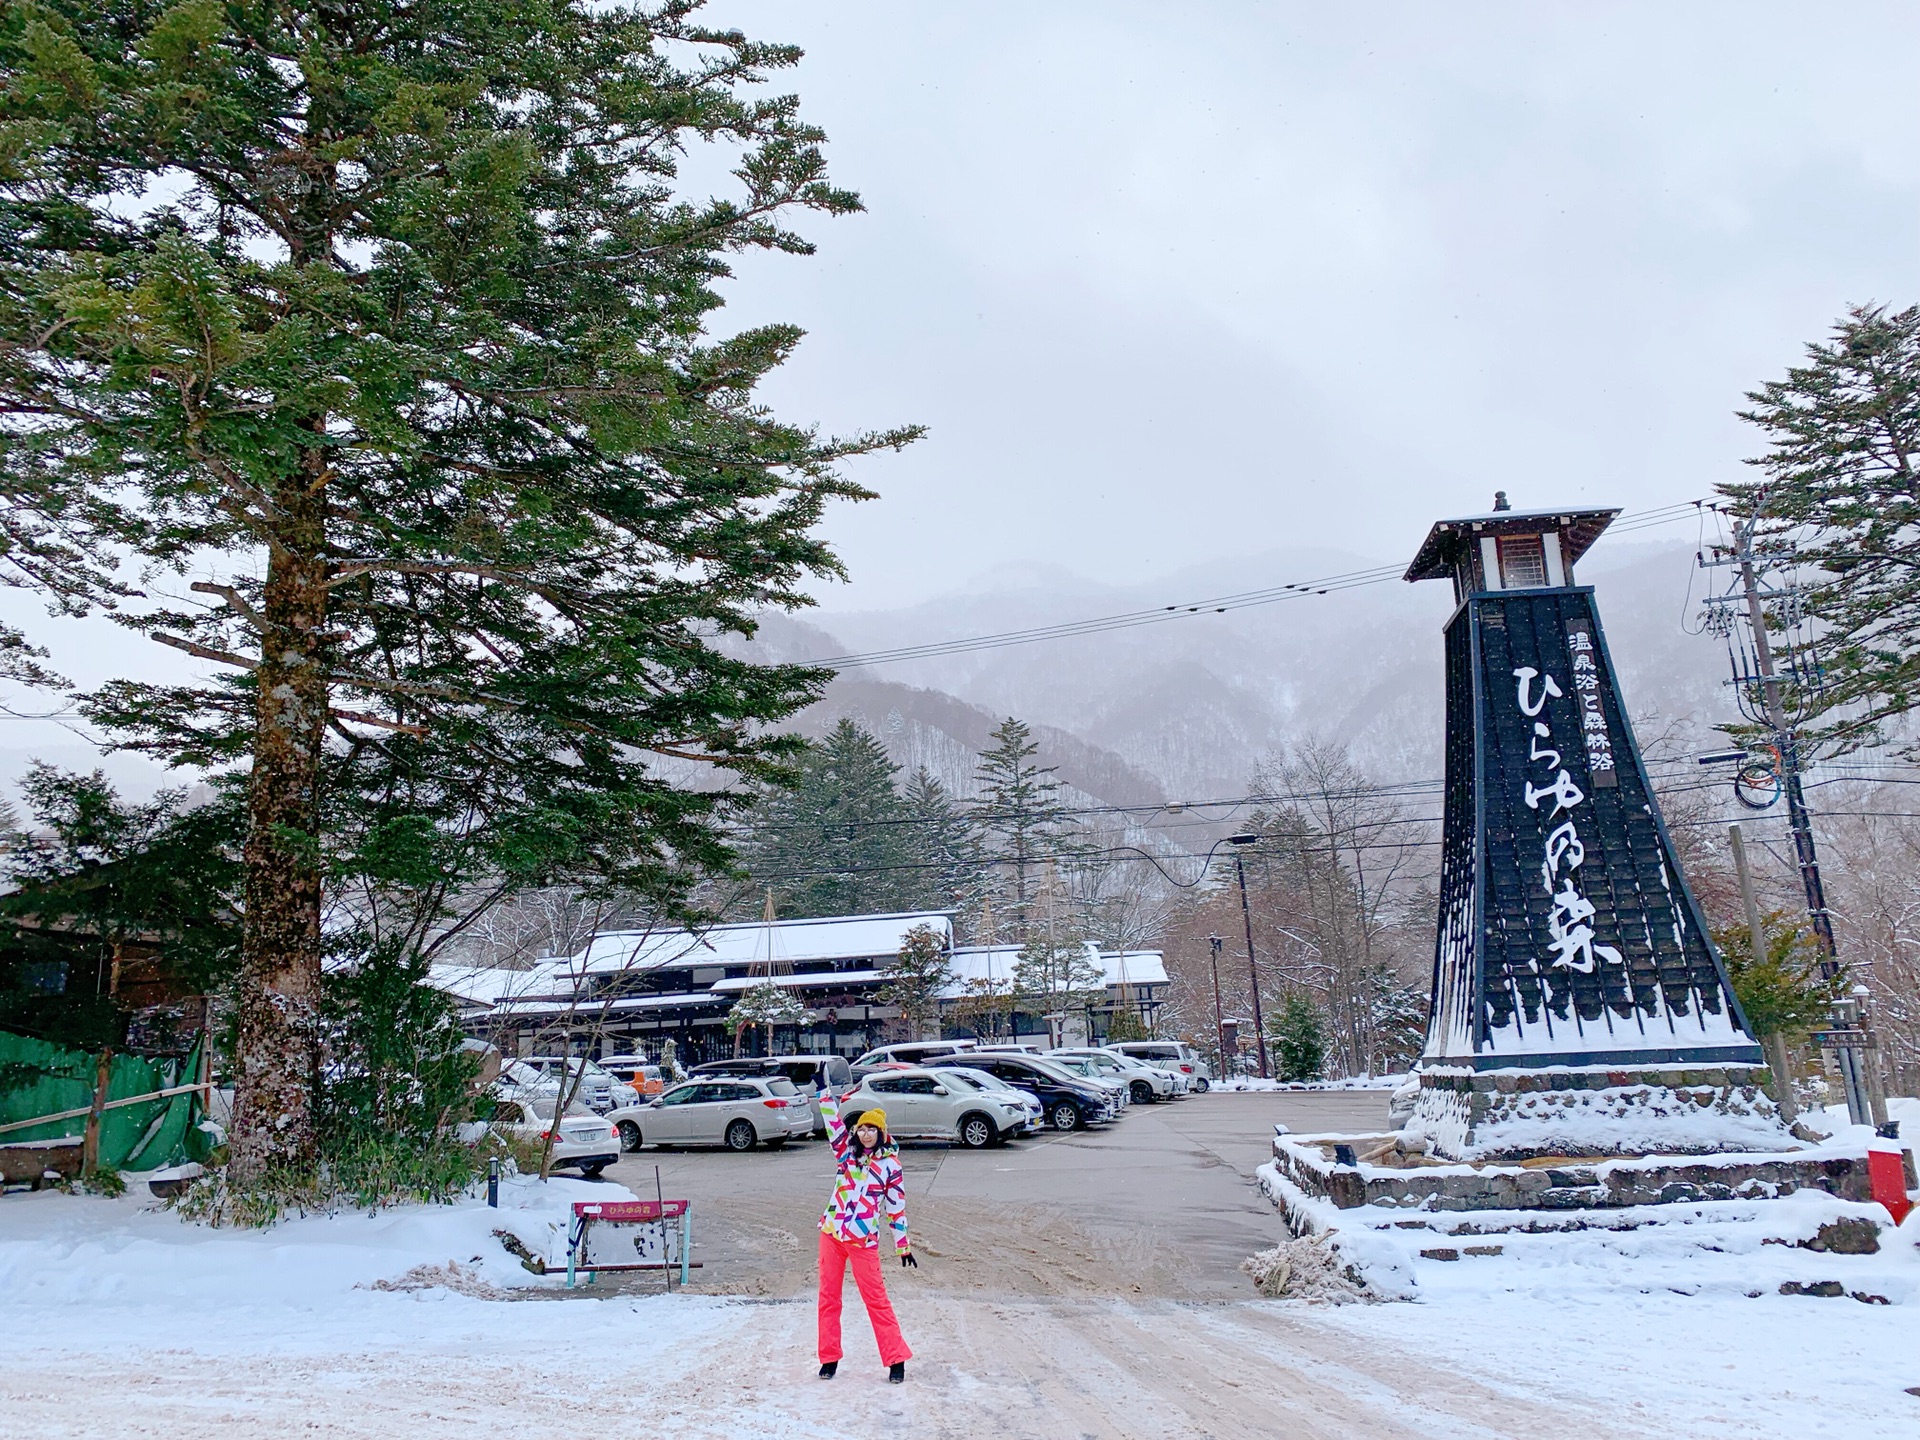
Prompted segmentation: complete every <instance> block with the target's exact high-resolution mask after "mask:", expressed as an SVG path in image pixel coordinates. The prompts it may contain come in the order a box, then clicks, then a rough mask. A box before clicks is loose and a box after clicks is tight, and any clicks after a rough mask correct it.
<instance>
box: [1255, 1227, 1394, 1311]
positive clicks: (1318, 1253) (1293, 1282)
mask: <svg viewBox="0 0 1920 1440" xmlns="http://www.w3.org/2000/svg"><path fill="white" fill-rule="evenodd" d="M1240 1268H1241V1269H1242V1270H1244V1271H1245V1272H1246V1273H1247V1274H1248V1275H1250V1276H1252V1277H1253V1288H1254V1289H1256V1290H1258V1291H1259V1292H1260V1293H1261V1294H1262V1295H1264V1296H1266V1297H1267V1298H1268V1299H1269V1300H1307V1301H1312V1302H1314V1303H1317V1304H1322V1305H1352V1304H1354V1303H1356V1302H1358V1301H1378V1300H1379V1299H1381V1298H1382V1297H1381V1296H1380V1295H1379V1294H1378V1293H1376V1292H1375V1291H1373V1290H1370V1289H1369V1288H1368V1287H1367V1286H1366V1285H1364V1284H1363V1283H1361V1281H1360V1280H1359V1279H1358V1278H1357V1277H1356V1275H1355V1274H1354V1271H1353V1268H1352V1267H1351V1266H1350V1265H1349V1264H1348V1263H1347V1261H1346V1258H1345V1257H1344V1256H1343V1255H1342V1254H1341V1253H1340V1251H1339V1250H1338V1249H1337V1248H1336V1246H1335V1245H1334V1237H1333V1234H1332V1232H1327V1233H1325V1234H1320V1235H1304V1236H1302V1237H1301V1238H1299V1239H1298V1240H1283V1241H1281V1242H1280V1243H1279V1244H1278V1245H1275V1246H1274V1247H1273V1248H1272V1249H1270V1250H1262V1251H1260V1252H1259V1253H1258V1254H1255V1255H1250V1256H1248V1257H1247V1258H1246V1259H1245V1260H1243V1261H1241V1262H1240Z"/></svg>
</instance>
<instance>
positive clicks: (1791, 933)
mask: <svg viewBox="0 0 1920 1440" xmlns="http://www.w3.org/2000/svg"><path fill="white" fill-rule="evenodd" d="M1761 926H1762V929H1763V931H1764V933H1765V937H1766V942H1767V953H1766V954H1765V955H1764V956H1762V957H1760V959H1759V960H1757V961H1756V960H1755V959H1754V955H1753V937H1752V935H1751V934H1749V933H1748V930H1747V927H1746V926H1745V925H1730V926H1728V927H1727V928H1726V929H1724V930H1715V931H1714V932H1713V943H1714V945H1715V947H1716V948H1717V949H1718V950H1719V951H1720V959H1721V961H1722V963H1724V964H1725V965H1726V967H1727V979H1728V981H1729V982H1731V983H1732V985H1733V993H1734V995H1735V997H1736V998H1738V1000H1739V1001H1740V1008H1741V1010H1743V1011H1744V1012H1745V1013H1746V1017H1747V1023H1748V1024H1749V1025H1751V1026H1752V1027H1753V1033H1754V1034H1755V1035H1756V1036H1757V1037H1759V1038H1760V1039H1762V1040H1765V1039H1767V1038H1768V1037H1770V1036H1775V1035H1777V1036H1780V1037H1781V1038H1782V1039H1784V1040H1786V1041H1788V1042H1789V1043H1791V1044H1798V1043H1799V1042H1800V1041H1801V1040H1802V1039H1804V1038H1805V1037H1806V1035H1807V1032H1808V1031H1810V1030H1818V1029H1820V1028H1821V1027H1823V1026H1825V1025H1827V1024H1829V1023H1830V1022H1831V1019H1832V1015H1833V1004H1834V1002H1835V1001H1836V1000H1839V999H1841V998H1842V997H1844V996H1845V995H1846V993H1847V991H1848V989H1849V988H1850V987H1851V985H1852V980H1851V979H1850V977H1849V976H1848V975H1847V974H1846V973H1845V971H1842V972H1841V973H1839V974H1837V975H1835V976H1833V977H1832V978H1831V979H1827V978H1823V977H1822V976H1821V974H1820V965H1821V963H1822V962H1823V961H1824V960H1825V959H1826V955H1825V952H1824V951H1823V950H1822V949H1821V947H1820V942H1819V940H1818V939H1816V938H1815V936H1814V934H1813V931H1812V929H1811V927H1810V926H1808V925H1806V924H1803V923H1799V922H1796V921H1794V920H1793V919H1791V918H1790V917H1789V916H1788V915H1787V913H1786V912H1785V911H1782V910H1770V911H1768V912H1767V913H1766V914H1765V915H1763V916H1761Z"/></svg>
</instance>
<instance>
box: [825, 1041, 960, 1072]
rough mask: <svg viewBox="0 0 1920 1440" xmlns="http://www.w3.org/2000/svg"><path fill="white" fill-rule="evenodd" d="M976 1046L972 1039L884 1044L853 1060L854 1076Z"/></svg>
mask: <svg viewBox="0 0 1920 1440" xmlns="http://www.w3.org/2000/svg"><path fill="white" fill-rule="evenodd" d="M975 1048H977V1047H976V1045H975V1043H974V1042H973V1041H971V1040H908V1041H903V1042H902V1043H900V1044H898V1045H882V1046H881V1047H880V1048H879V1049H877V1050H869V1051H868V1052H867V1053H866V1054H864V1055H862V1056H861V1057H860V1058H859V1059H858V1060H856V1061H854V1062H853V1078H854V1079H855V1080H861V1079H864V1078H865V1077H866V1075H867V1072H868V1071H871V1070H878V1069H879V1068H880V1067H881V1066H882V1065H888V1064H892V1065H924V1064H926V1063H927V1062H928V1061H930V1060H932V1059H934V1058H935V1057H936V1056H943V1055H961V1054H964V1053H966V1052H967V1051H969V1050H973V1049H975Z"/></svg>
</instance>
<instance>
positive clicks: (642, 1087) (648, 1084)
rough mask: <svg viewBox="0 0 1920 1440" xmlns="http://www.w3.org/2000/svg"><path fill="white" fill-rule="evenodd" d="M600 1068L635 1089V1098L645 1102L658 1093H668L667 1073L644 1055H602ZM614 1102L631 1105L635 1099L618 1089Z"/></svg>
mask: <svg viewBox="0 0 1920 1440" xmlns="http://www.w3.org/2000/svg"><path fill="white" fill-rule="evenodd" d="M600 1068H601V1069H603V1070H605V1071H606V1072H607V1073H608V1074H609V1075H611V1076H613V1078H614V1079H615V1080H616V1081H618V1082H619V1083H621V1084H623V1085H626V1086H629V1087H630V1088H631V1089H632V1090H633V1093H634V1099H635V1100H638V1101H640V1102H641V1103H643V1104H644V1103H645V1102H646V1101H648V1100H651V1099H652V1098H653V1097H654V1096H656V1095H663V1094H665V1093H666V1089H667V1077H666V1073H665V1072H664V1071H662V1070H661V1068H660V1067H659V1066H658V1065H656V1064H654V1063H653V1062H652V1061H651V1060H649V1059H647V1057H646V1056H644V1055H602V1056H601V1057H600ZM614 1103H615V1104H617V1105H631V1104H633V1103H634V1101H633V1100H629V1099H627V1097H626V1096H624V1095H622V1094H620V1092H619V1091H617V1090H616V1091H615V1092H614Z"/></svg>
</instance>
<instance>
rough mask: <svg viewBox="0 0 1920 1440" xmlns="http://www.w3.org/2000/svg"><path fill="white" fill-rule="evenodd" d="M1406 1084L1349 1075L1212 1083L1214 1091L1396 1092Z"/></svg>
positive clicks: (1396, 1078)
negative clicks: (1343, 1077)
mask: <svg viewBox="0 0 1920 1440" xmlns="http://www.w3.org/2000/svg"><path fill="white" fill-rule="evenodd" d="M1406 1083H1407V1075H1406V1073H1405V1072H1404V1071H1403V1072H1401V1073H1400V1074H1398V1075H1349V1076H1347V1077H1346V1078H1345V1079H1342V1080H1262V1079H1261V1078H1260V1077H1259V1076H1258V1075H1233V1076H1229V1077H1228V1078H1227V1079H1225V1080H1215V1081H1213V1082H1212V1084H1213V1088H1214V1089H1216V1090H1258V1091H1267V1092H1272V1091H1281V1090H1397V1089H1399V1088H1400V1087H1401V1086H1402V1085H1404V1084H1406Z"/></svg>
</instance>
